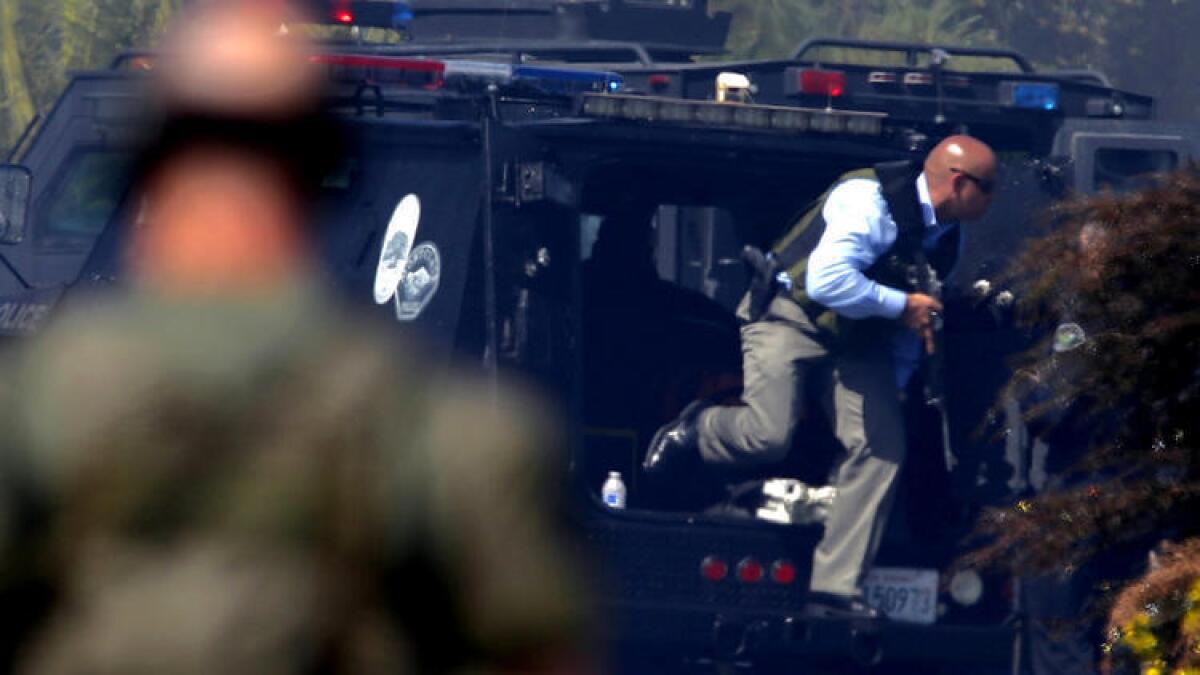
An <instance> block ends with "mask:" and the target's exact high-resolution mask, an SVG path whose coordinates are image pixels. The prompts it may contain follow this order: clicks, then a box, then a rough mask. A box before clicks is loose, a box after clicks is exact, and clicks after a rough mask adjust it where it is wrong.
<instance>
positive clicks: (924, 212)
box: [917, 171, 939, 227]
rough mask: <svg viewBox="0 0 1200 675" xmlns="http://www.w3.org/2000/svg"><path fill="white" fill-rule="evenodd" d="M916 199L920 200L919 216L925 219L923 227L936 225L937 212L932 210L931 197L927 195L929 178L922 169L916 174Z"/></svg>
mask: <svg viewBox="0 0 1200 675" xmlns="http://www.w3.org/2000/svg"><path fill="white" fill-rule="evenodd" d="M917 199H919V200H920V201H921V217H922V218H924V219H925V227H937V226H938V224H939V223H938V219H937V212H935V211H934V210H933V199H932V198H931V197H930V196H929V179H927V178H926V177H925V172H924V171H922V172H921V175H920V176H917Z"/></svg>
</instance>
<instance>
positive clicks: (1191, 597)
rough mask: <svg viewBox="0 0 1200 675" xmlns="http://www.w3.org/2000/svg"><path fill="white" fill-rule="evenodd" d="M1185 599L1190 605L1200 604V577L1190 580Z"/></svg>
mask: <svg viewBox="0 0 1200 675" xmlns="http://www.w3.org/2000/svg"><path fill="white" fill-rule="evenodd" d="M1187 599H1188V602H1190V603H1192V605H1200V579H1197V580H1196V581H1194V582H1192V587H1191V588H1190V589H1188V596H1187Z"/></svg>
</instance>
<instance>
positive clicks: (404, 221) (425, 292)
mask: <svg viewBox="0 0 1200 675" xmlns="http://www.w3.org/2000/svg"><path fill="white" fill-rule="evenodd" d="M420 221H421V200H420V199H419V198H418V197H417V196H416V195H413V194H410V195H406V196H405V197H404V198H403V199H401V200H400V202H399V203H398V204H396V209H395V210H394V211H393V212H392V217H391V220H390V221H389V222H388V227H387V231H386V232H385V233H384V236H383V243H382V245H381V246H380V248H379V264H378V265H377V266H376V268H375V287H374V295H375V303H376V304H379V305H383V304H386V303H388V302H389V301H392V300H394V301H395V305H396V318H397V319H398V320H400V321H412V320H414V319H416V318H417V317H418V316H420V315H421V312H423V311H424V310H425V307H426V306H428V305H429V303H430V301H431V300H433V296H434V295H435V294H436V293H437V290H438V286H439V284H440V282H441V277H442V257H441V253H440V252H439V251H438V248H437V246H435V245H434V244H433V242H428V241H427V242H422V243H421V244H418V245H417V246H416V247H414V246H413V241H415V240H416V236H417V227H418V225H420Z"/></svg>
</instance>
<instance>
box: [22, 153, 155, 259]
mask: <svg viewBox="0 0 1200 675" xmlns="http://www.w3.org/2000/svg"><path fill="white" fill-rule="evenodd" d="M130 163H131V157H130V156H129V154H128V153H124V152H120V151H116V150H85V151H82V152H78V153H76V154H75V155H73V156H72V157H71V158H70V159H69V160H68V164H67V167H66V169H65V171H64V172H63V173H62V174H61V175H60V177H59V180H58V183H57V185H55V186H54V188H53V189H52V190H51V191H50V192H49V194H47V195H46V196H45V197H43V202H42V203H43V204H45V207H44V208H42V209H39V211H40V215H39V217H38V219H37V224H36V225H35V228H36V229H35V237H36V240H37V244H38V247H39V248H42V249H67V250H73V249H78V248H82V247H86V246H87V245H89V244H90V243H91V242H92V240H94V239H95V238H96V236H97V235H99V234H100V232H102V231H103V230H104V227H105V225H107V224H108V221H109V219H110V218H112V216H113V213H114V212H115V211H116V209H117V206H118V205H119V203H120V201H121V197H122V195H123V193H124V190H125V187H126V183H127V178H128V170H129V168H130Z"/></svg>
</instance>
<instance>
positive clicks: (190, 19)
mask: <svg viewBox="0 0 1200 675" xmlns="http://www.w3.org/2000/svg"><path fill="white" fill-rule="evenodd" d="M184 18H185V20H184V21H182V22H180V23H179V24H178V25H177V27H176V28H175V29H174V30H172V31H170V32H168V34H167V37H166V39H165V41H164V44H165V45H167V46H166V51H165V55H164V58H163V61H162V64H161V67H160V68H159V69H158V70H157V71H156V76H157V78H156V79H157V82H156V84H157V93H158V98H159V104H160V107H161V110H160V115H161V119H160V120H159V127H160V128H159V129H158V133H157V135H156V136H155V137H154V139H153V142H152V143H150V144H149V145H148V147H147V148H146V149H145V151H144V152H143V157H142V162H141V166H140V167H139V168H140V179H141V180H140V187H141V192H142V195H143V196H144V208H143V209H142V216H141V218H140V221H139V223H138V224H137V225H138V226H137V227H136V229H135V231H134V236H133V237H132V240H131V244H132V245H131V249H130V252H129V253H130V263H131V268H132V271H133V272H134V273H135V276H136V277H137V278H138V279H140V280H141V281H142V282H145V283H149V284H151V285H155V286H158V287H160V288H163V289H164V290H166V289H169V290H173V291H193V290H195V291H207V290H234V291H237V290H245V289H246V288H247V287H252V286H261V285H264V284H271V283H281V282H287V281H288V280H289V279H290V277H291V276H292V275H295V274H297V273H298V268H299V267H301V266H303V265H305V264H306V263H307V256H306V255H305V253H306V244H307V242H306V232H305V231H304V228H303V224H304V216H305V208H304V204H305V199H306V197H307V196H308V193H309V191H311V189H312V185H313V183H314V177H315V176H317V175H319V174H320V173H323V169H324V168H325V167H324V163H326V162H327V161H329V159H330V153H332V152H336V148H335V147H334V146H335V145H336V140H327V139H331V138H332V137H333V134H329V133H323V131H324V130H325V129H324V126H323V124H324V122H325V120H324V119H323V118H322V117H321V115H320V114H319V108H318V104H319V94H320V91H319V88H318V86H317V81H316V80H315V79H314V75H313V73H314V69H313V68H312V67H311V65H310V63H309V59H308V53H309V52H308V45H307V44H306V43H304V42H302V41H300V40H298V39H296V38H290V37H289V38H284V37H281V36H280V35H278V29H279V26H280V24H281V22H282V21H284V20H285V19H286V18H287V17H286V15H285V14H284V12H283V10H282V3H280V2H275V1H273V0H256V1H254V2H246V1H241V2H237V1H233V0H209V1H208V2H198V3H196V5H195V6H194V8H193V9H192V10H191V11H188V12H186V13H185V14H184ZM326 145H328V147H326ZM318 180H319V179H318Z"/></svg>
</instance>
